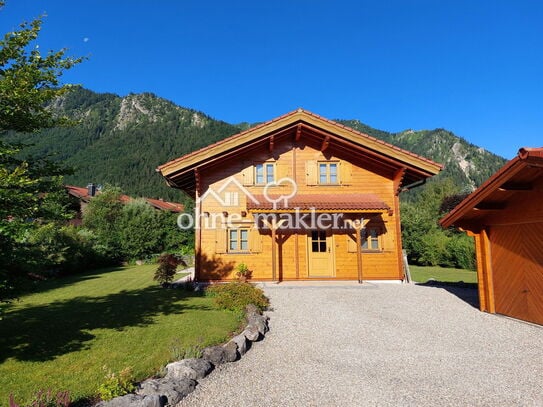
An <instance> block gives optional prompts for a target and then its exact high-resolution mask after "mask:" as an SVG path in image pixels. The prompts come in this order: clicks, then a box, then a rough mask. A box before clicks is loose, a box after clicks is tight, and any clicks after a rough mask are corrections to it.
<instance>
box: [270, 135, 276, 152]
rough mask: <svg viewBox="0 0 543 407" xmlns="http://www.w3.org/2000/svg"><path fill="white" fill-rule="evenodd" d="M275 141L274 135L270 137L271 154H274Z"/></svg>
mask: <svg viewBox="0 0 543 407" xmlns="http://www.w3.org/2000/svg"><path fill="white" fill-rule="evenodd" d="M274 141H275V135H273V134H272V135H271V137H270V153H273V145H274Z"/></svg>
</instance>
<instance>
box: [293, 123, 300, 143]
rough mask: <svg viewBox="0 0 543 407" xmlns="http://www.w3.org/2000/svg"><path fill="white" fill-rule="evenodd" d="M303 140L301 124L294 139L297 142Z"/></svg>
mask: <svg viewBox="0 0 543 407" xmlns="http://www.w3.org/2000/svg"><path fill="white" fill-rule="evenodd" d="M301 138H302V124H301V123H300V124H299V125H298V127H297V128H296V137H295V138H294V140H295V141H300V139H301Z"/></svg>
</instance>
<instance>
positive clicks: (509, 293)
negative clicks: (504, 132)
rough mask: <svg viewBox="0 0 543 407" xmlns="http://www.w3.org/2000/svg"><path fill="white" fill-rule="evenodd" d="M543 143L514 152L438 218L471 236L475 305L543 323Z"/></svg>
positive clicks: (442, 223)
mask: <svg viewBox="0 0 543 407" xmlns="http://www.w3.org/2000/svg"><path fill="white" fill-rule="evenodd" d="M542 202H543V148H521V149H520V150H519V153H518V155H517V157H515V158H513V159H512V160H511V161H509V162H508V163H506V164H505V165H504V166H503V167H502V168H501V169H500V170H498V172H496V173H495V174H494V175H493V176H492V177H490V178H489V179H488V180H487V181H486V182H485V183H483V184H482V185H481V186H480V187H479V188H478V189H477V190H475V191H474V192H473V193H472V194H470V195H469V196H467V197H466V198H465V199H464V200H463V201H462V202H460V203H459V204H458V205H457V206H456V207H455V208H454V209H453V210H452V211H451V212H449V213H448V214H447V215H446V216H444V217H443V218H442V219H441V220H440V223H441V226H443V227H445V228H448V227H452V226H454V227H457V228H459V229H461V230H464V231H466V232H467V234H468V235H469V236H473V237H474V238H475V249H476V255H477V279H478V288H479V307H480V309H481V311H486V312H489V313H498V314H503V315H507V316H510V317H514V318H518V319H522V320H525V321H529V322H534V323H537V324H543V204H542Z"/></svg>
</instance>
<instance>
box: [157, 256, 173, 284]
mask: <svg viewBox="0 0 543 407" xmlns="http://www.w3.org/2000/svg"><path fill="white" fill-rule="evenodd" d="M178 264H179V260H178V259H177V257H175V256H174V255H173V254H168V253H164V254H161V255H160V257H159V258H158V268H157V270H156V271H155V276H154V278H153V279H154V280H155V281H158V283H159V284H162V285H165V284H168V283H171V282H172V280H173V277H174V276H175V271H176V269H177V266H178Z"/></svg>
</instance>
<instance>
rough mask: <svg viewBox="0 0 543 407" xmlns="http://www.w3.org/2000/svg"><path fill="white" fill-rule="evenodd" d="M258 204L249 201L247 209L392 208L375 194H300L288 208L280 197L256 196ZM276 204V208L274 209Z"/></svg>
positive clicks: (363, 209) (347, 209) (348, 209)
mask: <svg viewBox="0 0 543 407" xmlns="http://www.w3.org/2000/svg"><path fill="white" fill-rule="evenodd" d="M254 197H255V198H256V200H257V201H258V202H259V203H258V204H257V203H255V202H253V201H251V200H248V201H247V209H248V210H250V211H251V210H252V211H259V210H260V211H270V210H271V211H273V210H277V211H293V210H295V209H299V210H311V209H314V210H317V211H375V210H377V211H388V210H390V207H389V206H388V205H387V204H386V203H384V202H383V201H382V200H381V199H380V198H379V197H378V196H377V195H374V194H342V195H321V194H300V195H296V196H294V197H292V198H290V199H288V201H287V202H288V203H287V207H286V208H285V205H284V202H283V201H282V200H279V198H280V197H279V196H277V197H274V196H269V197H268V198H271V199H268V198H267V197H265V196H264V195H255V196H254ZM274 202H275V203H276V206H275V208H274Z"/></svg>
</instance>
